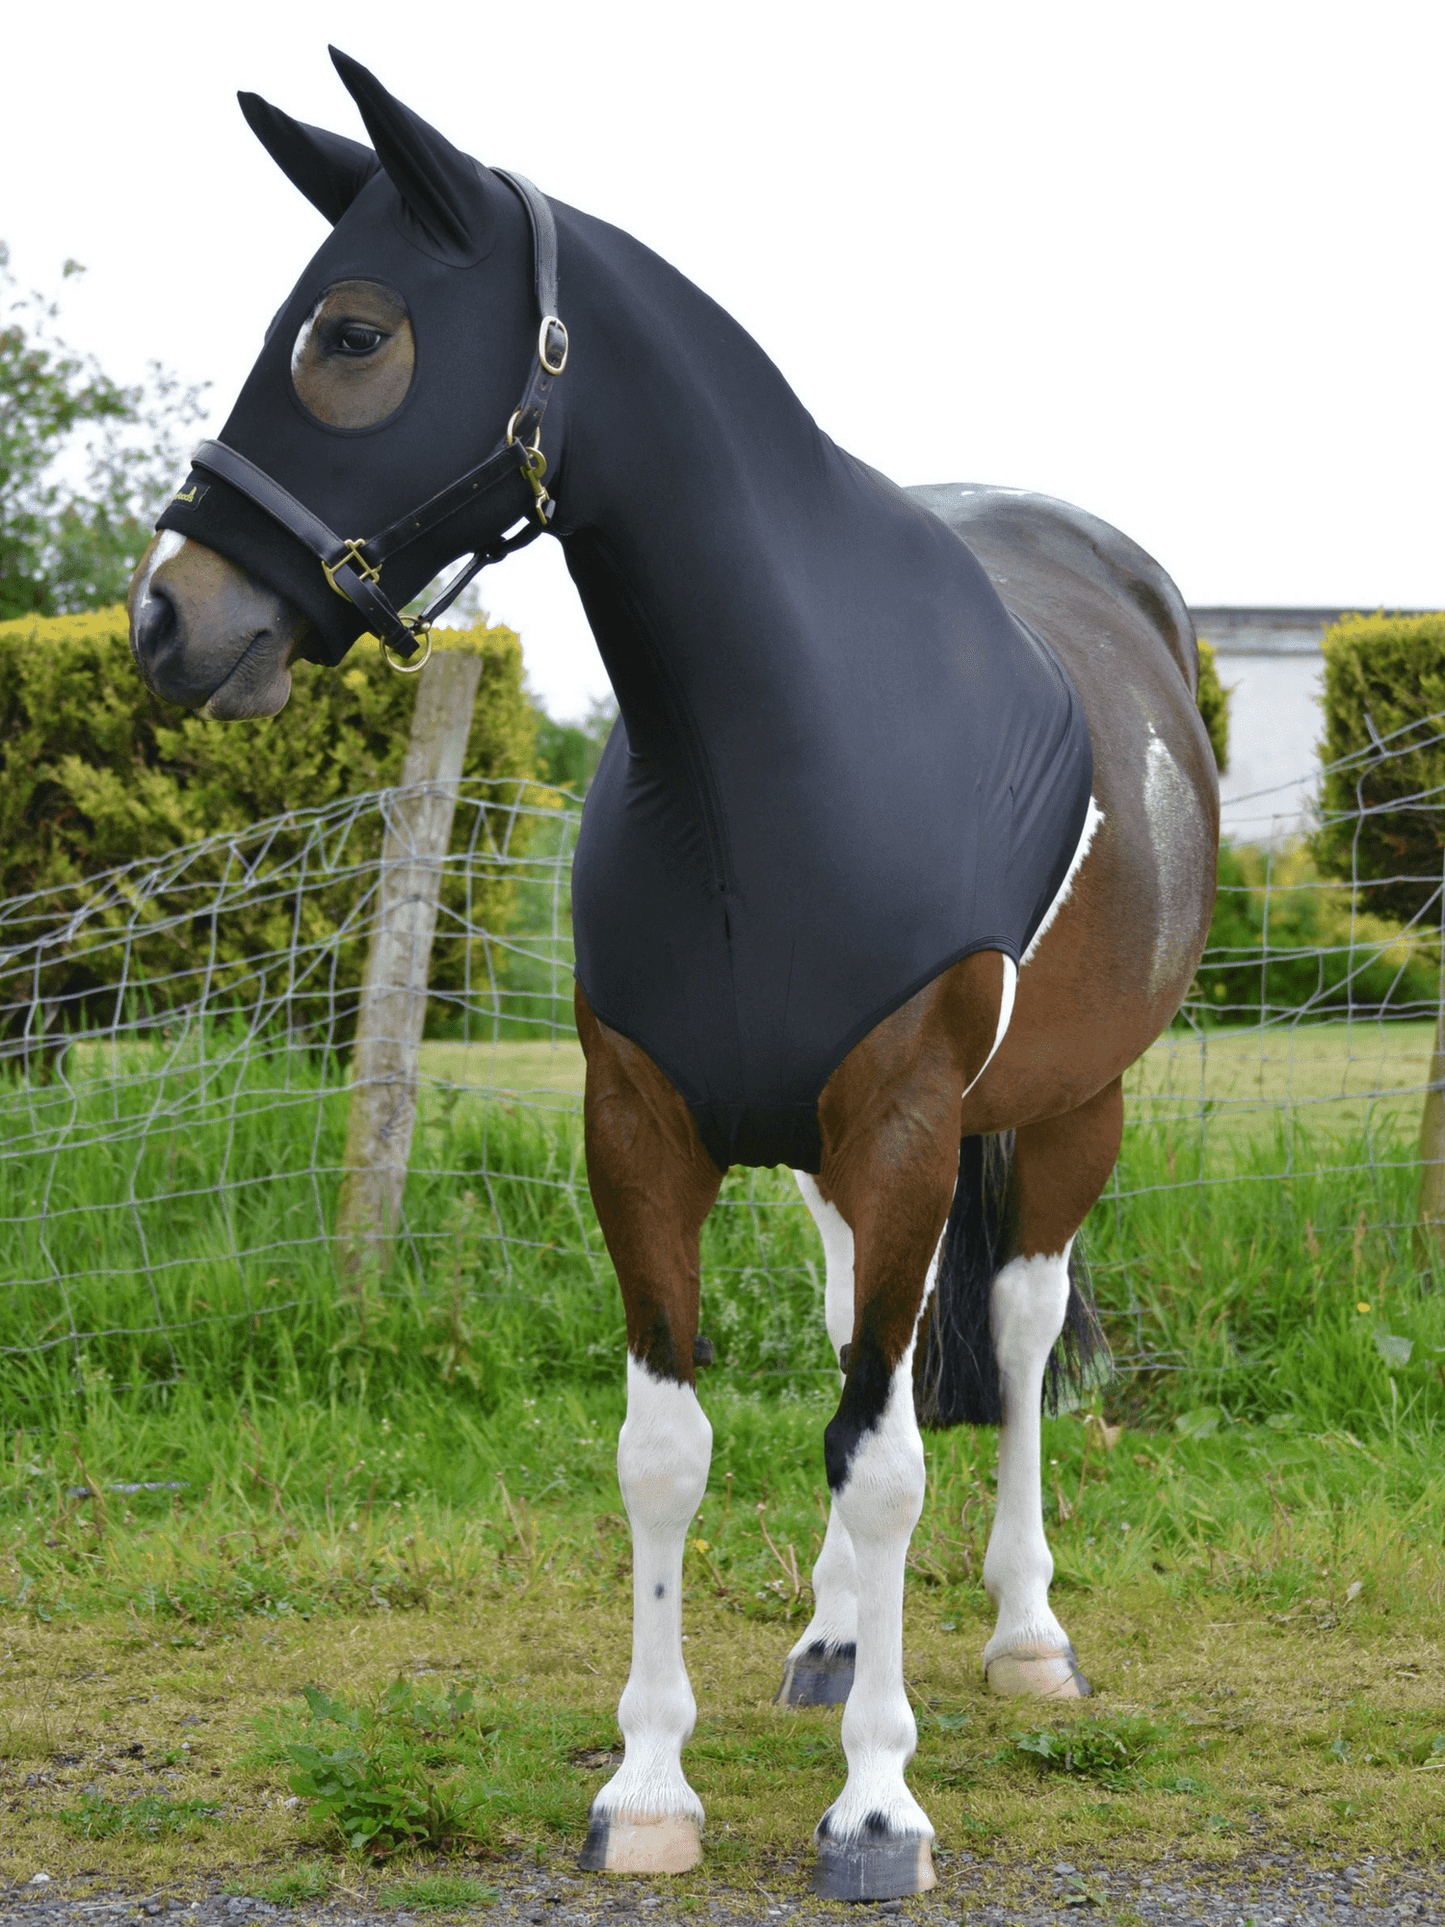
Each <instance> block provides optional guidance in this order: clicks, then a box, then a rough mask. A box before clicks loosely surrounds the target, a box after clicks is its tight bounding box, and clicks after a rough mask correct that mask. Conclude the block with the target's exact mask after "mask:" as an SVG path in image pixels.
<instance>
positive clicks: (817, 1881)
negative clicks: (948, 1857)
mask: <svg viewBox="0 0 1445 1927" xmlns="http://www.w3.org/2000/svg"><path fill="white" fill-rule="evenodd" d="M936 1884H937V1881H936V1876H935V1874H934V1871H933V1853H932V1850H931V1842H930V1841H928V1840H927V1839H925V1838H924V1837H923V1836H922V1835H920V1834H912V1835H909V1836H907V1837H906V1838H904V1839H902V1840H877V1839H873V1840H870V1839H867V1838H864V1839H862V1840H828V1839H821V1840H819V1842H818V1864H817V1866H816V1867H815V1868H814V1870H813V1892H814V1893H815V1894H817V1895H818V1896H819V1898H820V1899H823V1900H904V1899H906V1898H907V1896H908V1895H909V1894H926V1893H927V1892H928V1890H929V1888H930V1887H932V1886H935V1885H936Z"/></svg>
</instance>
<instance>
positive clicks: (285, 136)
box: [236, 94, 381, 227]
mask: <svg viewBox="0 0 1445 1927" xmlns="http://www.w3.org/2000/svg"><path fill="white" fill-rule="evenodd" d="M236 98H237V100H239V101H240V103H241V112H242V113H243V114H244V115H245V116H246V125H247V126H248V127H249V128H250V130H251V132H252V133H253V134H254V135H255V136H256V138H257V140H258V141H260V143H261V145H262V146H263V147H264V148H265V150H266V152H267V153H268V154H269V155H270V156H271V158H272V160H273V161H275V163H276V165H277V166H278V167H279V168H280V170H281V172H282V173H283V174H284V175H285V176H286V178H287V180H288V181H290V182H291V184H292V186H293V187H299V188H300V190H301V192H302V193H303V194H304V195H305V196H306V198H307V200H308V201H310V203H311V205H312V206H313V207H314V208H318V209H319V210H320V211H321V213H323V214H324V215H325V216H326V218H327V220H328V221H330V223H331V225H332V226H333V227H335V225H336V223H337V222H338V221H339V220H340V219H341V217H342V215H343V214H344V213H345V212H346V210H347V208H349V207H350V206H351V203H352V202H353V201H354V200H355V199H356V197H357V195H358V194H359V193H360V192H361V190H362V188H364V187H365V186H366V183H367V182H368V181H369V180H370V179H371V177H372V175H373V174H379V173H380V172H381V162H380V161H379V160H378V159H377V158H376V156H375V154H373V153H372V151H371V149H370V148H369V147H363V146H362V145H361V143H360V141H349V140H347V139H346V137H345V136H344V135H343V134H328V133H327V132H326V129H325V128H324V127H308V126H307V125H306V123H305V122H304V121H300V120H292V118H291V116H290V115H289V114H283V113H282V112H281V109H280V108H279V107H273V106H272V105H271V103H270V102H269V101H265V100H262V98H261V96H260V95H259V94H237V96H236Z"/></svg>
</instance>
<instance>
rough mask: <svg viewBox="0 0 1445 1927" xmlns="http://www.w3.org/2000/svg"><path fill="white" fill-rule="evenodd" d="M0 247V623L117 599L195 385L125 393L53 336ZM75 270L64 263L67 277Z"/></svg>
mask: <svg viewBox="0 0 1445 1927" xmlns="http://www.w3.org/2000/svg"><path fill="white" fill-rule="evenodd" d="M9 264H10V256H9V252H8V250H7V249H6V247H5V245H4V243H3V242H0V620H3V619H5V618H12V617H16V616H23V615H27V614H32V613H33V614H38V615H56V614H60V613H62V612H65V611H69V610H79V609H97V608H101V607H103V606H104V605H106V604H107V603H113V602H117V601H119V600H120V599H121V598H122V597H123V596H124V594H125V590H126V584H127V582H128V581H129V579H130V575H131V572H132V570H133V569H134V567H135V564H136V562H137V560H138V559H139V556H140V554H141V551H142V550H143V549H144V547H145V545H146V542H147V541H148V540H149V539H150V531H151V526H152V524H153V523H154V521H155V518H156V516H157V515H158V514H159V512H160V508H161V505H162V503H163V502H164V500H165V497H166V493H167V491H168V489H169V488H170V486H171V485H172V483H173V481H174V478H175V475H176V474H177V472H178V471H179V469H180V468H181V466H182V448H183V443H182V431H183V430H184V429H185V428H186V427H187V426H188V425H189V424H190V423H192V422H194V421H196V420H197V419H198V418H199V416H200V414H201V408H200V393H201V391H200V389H198V388H185V387H183V386H182V385H181V384H180V383H179V382H178V381H177V379H176V377H175V376H174V375H171V374H168V373H167V372H166V371H165V370H164V369H163V368H162V367H161V366H160V364H159V363H158V362H153V363H152V364H151V374H150V380H149V382H148V383H138V384H136V385H134V386H132V387H124V386H122V385H120V384H119V383H117V382H114V381H112V380H111V378H110V376H109V375H107V374H106V373H105V372H104V370H103V369H102V368H101V366H100V364H99V363H98V362H97V361H96V359H95V357H94V356H93V355H82V354H79V353H77V352H76V351H75V350H74V349H72V348H69V347H67V346H66V344H65V342H64V341H63V340H62V339H61V338H60V336H59V335H58V333H57V332H56V328H55V322H56V318H57V316H58V313H59V305H58V303H57V302H55V301H53V300H50V299H47V297H45V296H44V295H41V294H36V293H30V294H24V293H21V292H20V290H19V284H18V282H17V281H16V279H15V276H14V275H13V274H12V273H11V271H10V265H9ZM82 273H84V269H83V268H82V267H81V266H80V264H79V262H76V261H67V262H66V263H65V267H64V269H63V274H64V277H65V278H66V279H69V278H70V277H72V276H74V275H77V274H82Z"/></svg>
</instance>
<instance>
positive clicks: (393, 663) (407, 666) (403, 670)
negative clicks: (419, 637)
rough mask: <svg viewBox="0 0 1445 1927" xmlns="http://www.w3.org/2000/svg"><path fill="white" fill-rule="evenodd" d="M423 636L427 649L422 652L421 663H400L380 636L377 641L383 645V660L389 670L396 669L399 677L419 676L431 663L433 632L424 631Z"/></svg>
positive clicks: (384, 639)
mask: <svg viewBox="0 0 1445 1927" xmlns="http://www.w3.org/2000/svg"><path fill="white" fill-rule="evenodd" d="M422 634H423V636H424V637H425V638H426V648H425V649H424V650H423V651H422V657H421V661H420V662H398V661H397V660H396V658H395V657H394V656H393V655H392V654H391V653H390V651H389V650H388V648H387V646H386V638H385V636H378V637H377V641H378V642H379V643H380V644H381V655H382V660H383V662H385V664H386V666H387V668H388V669H394V670H395V671H396V673H397V675H398V676H419V675H420V674H421V672H422V670H423V669H425V668H426V666H427V664H428V663H429V662H430V661H431V636H432V632H431V630H430V629H424V630H423V631H422Z"/></svg>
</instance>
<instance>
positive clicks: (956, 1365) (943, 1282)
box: [913, 1131, 1109, 1431]
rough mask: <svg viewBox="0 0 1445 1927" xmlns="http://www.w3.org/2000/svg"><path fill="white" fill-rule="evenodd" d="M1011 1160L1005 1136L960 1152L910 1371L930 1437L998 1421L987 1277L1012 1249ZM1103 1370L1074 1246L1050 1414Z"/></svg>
mask: <svg viewBox="0 0 1445 1927" xmlns="http://www.w3.org/2000/svg"><path fill="white" fill-rule="evenodd" d="M1013 1158H1014V1138H1013V1132H1012V1131H1005V1132H1003V1133H1001V1134H999V1135H997V1136H994V1137H966V1138H965V1139H964V1140H963V1144H962V1146H961V1147H960V1150H959V1158H958V1186H957V1189H956V1190H955V1191H954V1194H953V1209H952V1210H951V1211H950V1212H949V1214H948V1224H947V1226H946V1228H945V1230H944V1233H943V1250H942V1253H941V1255H940V1257H939V1261H938V1277H937V1280H936V1281H935V1284H934V1288H933V1300H932V1304H931V1306H930V1311H929V1315H928V1329H927V1331H926V1333H924V1334H921V1335H920V1344H919V1351H920V1358H919V1362H918V1365H917V1366H916V1368H915V1371H914V1382H913V1395H914V1403H915V1405H916V1407H917V1411H918V1422H919V1424H920V1425H923V1426H926V1427H928V1428H930V1429H931V1430H935V1431H941V1430H942V1429H943V1428H944V1427H946V1426H949V1425H998V1424H1000V1423H1001V1422H1002V1420H1003V1402H1002V1396H1001V1393H1000V1389H999V1379H998V1360H997V1359H996V1358H995V1357H994V1350H993V1334H992V1331H991V1329H990V1324H989V1312H990V1306H991V1300H992V1286H993V1281H994V1275H995V1273H996V1272H997V1271H998V1270H999V1269H1000V1267H1001V1266H1003V1265H1005V1264H1007V1263H1008V1261H1009V1259H1010V1258H1011V1257H1012V1256H1013V1255H1014V1250H1015V1248H1016V1237H1015V1225H1014V1218H1015V1204H1014V1197H1013ZM1108 1363H1109V1346H1108V1342H1107V1340H1106V1339H1105V1337H1104V1334H1103V1331H1102V1330H1101V1329H1100V1326H1099V1320H1098V1316H1097V1314H1096V1313H1095V1311H1094V1300H1093V1295H1092V1294H1091V1292H1090V1290H1089V1278H1088V1269H1087V1267H1086V1265H1085V1263H1084V1256H1083V1250H1082V1247H1081V1246H1080V1243H1079V1240H1078V1239H1077V1238H1076V1239H1075V1240H1074V1246H1073V1250H1072V1251H1071V1253H1070V1254H1069V1308H1068V1310H1067V1311H1066V1312H1065V1314H1064V1329H1063V1331H1062V1332H1061V1333H1060V1334H1059V1340H1058V1343H1057V1344H1056V1345H1055V1346H1054V1349H1053V1353H1052V1355H1051V1356H1050V1358H1049V1363H1048V1369H1047V1371H1046V1372H1045V1374H1044V1402H1045V1404H1046V1405H1047V1406H1048V1408H1049V1410H1050V1411H1051V1412H1057V1411H1058V1409H1059V1400H1060V1395H1061V1394H1063V1393H1065V1392H1067V1391H1069V1390H1073V1389H1081V1388H1082V1387H1083V1385H1084V1384H1085V1383H1086V1382H1087V1381H1089V1380H1091V1379H1092V1380H1097V1378H1098V1377H1100V1376H1102V1375H1103V1373H1101V1371H1100V1367H1103V1368H1104V1370H1105V1371H1107V1367H1108Z"/></svg>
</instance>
